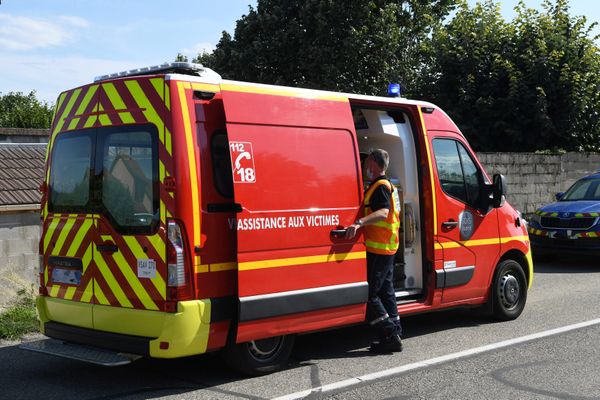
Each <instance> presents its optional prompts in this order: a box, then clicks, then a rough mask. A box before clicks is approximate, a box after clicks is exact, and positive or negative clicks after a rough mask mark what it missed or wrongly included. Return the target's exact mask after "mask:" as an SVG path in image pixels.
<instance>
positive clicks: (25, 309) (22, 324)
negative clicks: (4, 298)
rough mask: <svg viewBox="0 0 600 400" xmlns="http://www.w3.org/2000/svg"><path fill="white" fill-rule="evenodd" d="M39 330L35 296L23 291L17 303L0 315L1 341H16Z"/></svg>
mask: <svg viewBox="0 0 600 400" xmlns="http://www.w3.org/2000/svg"><path fill="white" fill-rule="evenodd" d="M38 329H39V323H38V319H37V315H36V313H35V300H34V298H33V295H32V294H31V293H29V292H28V291H27V290H25V289H22V290H19V292H18V293H17V299H16V300H15V302H14V303H13V304H12V305H11V306H10V307H9V308H8V309H7V310H5V311H3V312H2V313H0V339H9V340H15V339H19V338H20V337H21V336H23V335H24V334H26V333H29V332H35V331H37V330H38Z"/></svg>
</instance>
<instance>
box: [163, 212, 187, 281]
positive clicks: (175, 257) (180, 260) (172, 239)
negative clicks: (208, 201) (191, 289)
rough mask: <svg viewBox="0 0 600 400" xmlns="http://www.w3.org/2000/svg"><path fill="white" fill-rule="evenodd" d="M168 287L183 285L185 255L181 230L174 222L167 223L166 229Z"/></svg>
mask: <svg viewBox="0 0 600 400" xmlns="http://www.w3.org/2000/svg"><path fill="white" fill-rule="evenodd" d="M167 236H168V243H167V252H168V254H167V263H168V283H167V284H168V286H171V287H180V286H184V285H185V261H184V257H185V253H184V247H185V246H184V244H183V235H182V234H181V228H180V227H179V224H178V223H177V222H175V221H169V223H168V229H167Z"/></svg>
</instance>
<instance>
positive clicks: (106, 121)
mask: <svg viewBox="0 0 600 400" xmlns="http://www.w3.org/2000/svg"><path fill="white" fill-rule="evenodd" d="M104 111H105V110H104V107H103V106H102V104H100V103H98V112H99V113H103V112H104ZM98 121H100V125H102V126H110V125H112V122H111V121H110V118H109V117H108V115H106V114H98Z"/></svg>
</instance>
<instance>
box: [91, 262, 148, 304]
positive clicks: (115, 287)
mask: <svg viewBox="0 0 600 400" xmlns="http://www.w3.org/2000/svg"><path fill="white" fill-rule="evenodd" d="M115 254H118V253H115ZM94 261H96V265H97V266H98V272H100V273H101V274H102V276H103V277H104V280H105V281H106V283H107V284H108V287H109V288H110V290H111V292H112V293H113V295H114V296H115V297H116V298H117V301H118V302H119V304H120V305H121V306H122V307H129V308H132V307H133V305H132V304H131V302H130V301H129V299H128V298H127V296H126V295H125V293H124V292H123V289H121V286H120V285H119V283H118V282H117V280H116V279H115V277H114V275H113V273H112V272H111V270H110V268H109V267H108V265H107V264H106V261H104V258H102V255H101V254H100V252H96V253H95V254H94ZM136 280H137V279H136ZM98 288H99V286H98V285H97V286H94V293H96V292H95V291H96V290H97V289H98Z"/></svg>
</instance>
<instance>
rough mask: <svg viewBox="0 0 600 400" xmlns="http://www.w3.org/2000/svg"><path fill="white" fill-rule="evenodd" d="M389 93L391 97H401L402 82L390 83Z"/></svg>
mask: <svg viewBox="0 0 600 400" xmlns="http://www.w3.org/2000/svg"><path fill="white" fill-rule="evenodd" d="M388 95H389V96H390V97H400V84H399V83H390V84H389V86H388Z"/></svg>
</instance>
